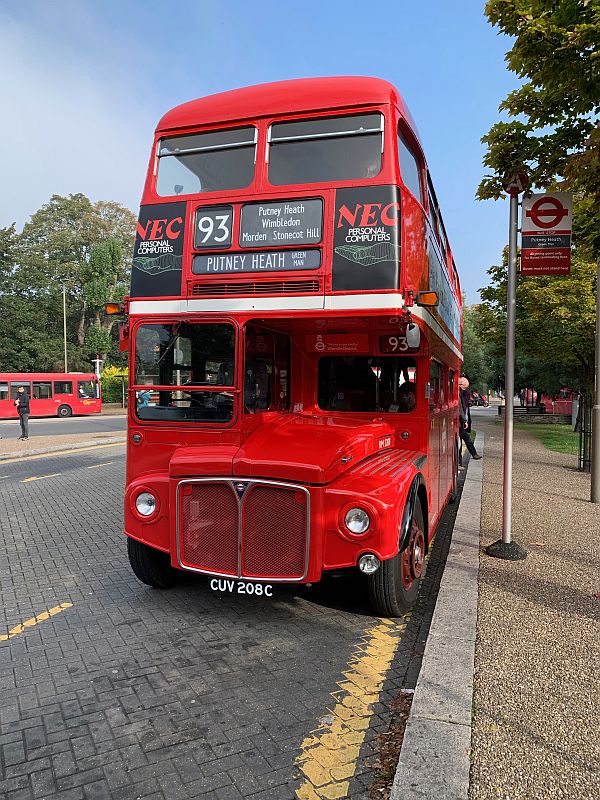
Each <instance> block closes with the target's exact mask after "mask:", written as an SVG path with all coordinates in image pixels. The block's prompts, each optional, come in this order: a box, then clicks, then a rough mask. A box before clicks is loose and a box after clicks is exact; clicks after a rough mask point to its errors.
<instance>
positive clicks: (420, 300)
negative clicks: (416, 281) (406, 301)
mask: <svg viewBox="0 0 600 800" xmlns="http://www.w3.org/2000/svg"><path fill="white" fill-rule="evenodd" d="M439 302H440V299H439V297H438V293H437V292H417V296H416V297H415V303H416V304H417V305H418V306H430V307H435V306H437V305H438V303H439Z"/></svg>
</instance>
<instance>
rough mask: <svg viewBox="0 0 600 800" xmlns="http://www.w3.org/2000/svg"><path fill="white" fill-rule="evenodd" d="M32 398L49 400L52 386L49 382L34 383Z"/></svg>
mask: <svg viewBox="0 0 600 800" xmlns="http://www.w3.org/2000/svg"><path fill="white" fill-rule="evenodd" d="M33 398H34V400H51V399H52V384H51V383H50V381H34V382H33Z"/></svg>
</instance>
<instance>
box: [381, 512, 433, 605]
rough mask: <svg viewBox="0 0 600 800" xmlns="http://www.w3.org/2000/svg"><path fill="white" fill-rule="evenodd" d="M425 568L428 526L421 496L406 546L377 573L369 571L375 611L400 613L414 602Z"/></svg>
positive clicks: (385, 562)
mask: <svg viewBox="0 0 600 800" xmlns="http://www.w3.org/2000/svg"><path fill="white" fill-rule="evenodd" d="M424 568H425V526H424V524H423V511H422V509H421V503H420V502H419V500H417V501H416V503H415V511H414V514H413V521H412V525H411V530H410V534H409V540H408V544H407V546H406V548H405V549H404V550H403V551H402V552H401V553H398V554H397V555H395V556H394V557H393V558H390V559H389V560H388V561H384V562H383V564H382V565H381V566H380V567H379V569H378V570H377V572H376V573H375V574H374V575H369V577H368V584H369V599H370V601H371V606H372V608H373V610H374V611H375V613H376V614H379V615H380V616H382V617H400V616H402V614H404V613H405V612H406V611H409V610H410V609H411V608H412V607H413V606H414V604H415V601H416V599H417V595H418V594H419V585H420V583H421V576H422V575H423V572H424Z"/></svg>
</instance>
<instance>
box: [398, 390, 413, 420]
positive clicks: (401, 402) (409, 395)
mask: <svg viewBox="0 0 600 800" xmlns="http://www.w3.org/2000/svg"><path fill="white" fill-rule="evenodd" d="M416 402H417V400H416V393H415V385H414V383H403V384H402V386H401V387H400V390H399V392H398V411H402V412H405V413H406V412H407V411H412V410H413V409H414V407H415V405H416Z"/></svg>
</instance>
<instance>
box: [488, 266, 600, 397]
mask: <svg viewBox="0 0 600 800" xmlns="http://www.w3.org/2000/svg"><path fill="white" fill-rule="evenodd" d="M595 270H596V268H595V265H594V264H593V262H591V261H589V260H587V259H584V258H581V257H580V256H579V255H578V254H577V253H575V255H574V257H573V264H572V268H571V274H570V275H563V276H548V277H542V276H539V277H538V276H535V277H533V276H532V277H521V278H519V281H518V284H517V298H516V353H517V357H516V366H515V385H516V386H517V388H519V387H525V386H531V387H534V388H537V389H543V390H544V391H546V392H547V393H549V394H554V393H555V392H556V391H557V390H558V389H559V388H560V387H561V386H571V387H572V388H577V389H579V388H582V389H586V390H589V389H590V387H591V386H592V385H593V380H594V321H595V299H594V287H595ZM488 274H489V275H490V277H491V281H490V284H489V286H486V287H485V288H483V289H480V294H481V297H482V299H483V303H482V304H481V306H479V307H478V313H479V317H478V320H477V331H478V333H479V334H480V336H481V337H482V338H483V340H484V341H485V342H486V343H487V345H488V348H489V350H488V352H489V354H490V357H491V360H492V362H494V361H495V360H496V359H502V360H503V354H504V340H505V336H506V279H507V252H506V250H505V252H504V258H503V263H502V264H501V265H496V266H493V267H491V268H490V269H489V270H488Z"/></svg>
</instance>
